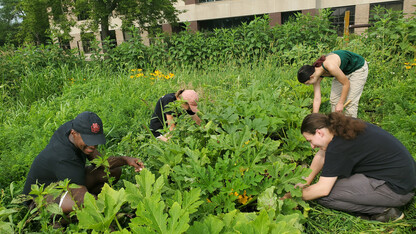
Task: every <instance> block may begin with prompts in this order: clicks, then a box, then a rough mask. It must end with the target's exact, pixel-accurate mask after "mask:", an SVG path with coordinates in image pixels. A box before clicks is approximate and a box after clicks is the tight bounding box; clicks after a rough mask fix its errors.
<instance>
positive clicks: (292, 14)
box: [282, 11, 302, 24]
mask: <svg viewBox="0 0 416 234" xmlns="http://www.w3.org/2000/svg"><path fill="white" fill-rule="evenodd" d="M297 13H302V11H286V12H282V24H284V23H287V22H289V21H290V20H294V19H296V14H297Z"/></svg>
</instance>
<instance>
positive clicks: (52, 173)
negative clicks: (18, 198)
mask: <svg viewBox="0 0 416 234" xmlns="http://www.w3.org/2000/svg"><path fill="white" fill-rule="evenodd" d="M71 129H72V120H71V121H69V122H66V123H64V124H63V125H62V126H60V127H59V128H58V130H56V131H55V133H54V134H53V136H52V138H51V140H50V141H49V144H48V145H47V146H46V147H45V149H44V150H42V152H40V153H39V154H38V156H37V157H36V158H35V160H34V161H33V163H32V166H31V167H30V171H29V174H28V175H27V178H26V183H25V186H24V189H23V193H24V194H29V192H30V190H31V185H32V184H36V181H37V182H38V183H39V184H45V186H47V185H49V184H50V183H53V182H58V181H62V180H65V179H70V180H71V183H74V184H78V185H85V162H86V159H87V155H86V154H84V153H83V152H82V151H81V150H80V149H78V148H76V147H75V146H74V144H72V143H71V142H70V141H69V139H68V136H69V133H70V131H71Z"/></svg>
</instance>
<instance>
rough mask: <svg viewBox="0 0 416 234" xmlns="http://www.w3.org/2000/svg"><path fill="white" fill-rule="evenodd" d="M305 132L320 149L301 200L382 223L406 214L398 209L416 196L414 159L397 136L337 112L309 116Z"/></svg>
mask: <svg viewBox="0 0 416 234" xmlns="http://www.w3.org/2000/svg"><path fill="white" fill-rule="evenodd" d="M301 132H302V135H303V136H304V137H305V139H306V140H307V141H308V142H309V143H310V144H311V147H312V148H317V147H318V148H319V151H318V152H317V154H316V155H315V157H314V158H313V160H312V163H311V166H310V168H311V169H312V172H311V174H310V175H309V176H308V177H307V178H306V184H303V185H300V187H301V188H302V198H303V200H317V202H318V203H320V204H321V205H323V206H325V207H328V208H331V209H337V210H341V211H345V212H350V213H353V214H357V215H361V217H363V218H364V217H365V218H368V219H371V220H377V221H382V222H387V221H390V220H398V219H402V218H403V217H404V214H403V213H402V212H401V211H400V210H399V209H398V207H400V206H403V205H405V204H406V203H408V202H409V201H410V200H411V199H412V198H413V196H414V195H415V193H414V190H415V188H416V162H415V160H414V158H413V157H412V155H411V154H410V152H409V151H408V150H407V149H406V148H405V146H404V145H403V144H402V143H401V142H400V141H399V140H398V139H396V138H395V137H394V136H393V135H391V134H390V133H388V132H387V131H385V130H383V129H381V128H379V127H377V126H375V125H373V124H370V123H367V122H364V121H362V120H359V119H355V118H352V117H347V116H345V115H343V114H342V113H338V112H333V113H331V114H328V115H324V114H319V113H313V114H309V115H307V116H306V117H305V118H304V120H303V122H302V126H301ZM320 171H322V173H321V175H320V178H319V180H318V182H317V183H315V184H313V185H310V184H311V183H312V180H313V179H314V178H315V176H316V175H317V174H318V173H319V172H320ZM309 185H310V186H309ZM288 197H290V194H286V195H285V196H284V198H288Z"/></svg>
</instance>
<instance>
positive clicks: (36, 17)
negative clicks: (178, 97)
mask: <svg viewBox="0 0 416 234" xmlns="http://www.w3.org/2000/svg"><path fill="white" fill-rule="evenodd" d="M176 2H177V0H96V1H91V0H0V5H2V6H7V7H3V8H1V9H0V28H1V29H3V28H5V27H6V26H7V25H9V24H10V22H11V19H13V17H17V16H18V17H19V18H21V19H22V23H21V25H20V27H19V32H18V34H17V35H16V36H15V38H17V39H19V40H18V41H19V42H20V43H23V42H34V43H36V44H45V43H47V42H48V40H50V39H52V38H53V39H56V38H57V39H59V40H60V41H61V40H63V41H67V42H68V41H70V40H71V39H72V37H71V36H70V32H71V27H74V26H75V27H78V28H79V29H81V31H82V32H91V31H94V32H97V31H101V38H102V39H105V38H107V37H108V36H109V35H110V34H109V32H110V28H111V27H115V26H122V27H123V28H127V27H130V26H132V25H134V26H136V27H138V28H139V29H140V30H141V31H144V30H146V31H148V30H149V29H152V28H155V26H157V25H161V24H162V23H165V22H170V23H171V22H176V21H177V16H176V15H177V14H178V13H179V11H178V10H177V9H176V8H175V7H174V6H173V4H174V3H176ZM116 17H119V18H120V19H121V20H122V25H115V24H114V23H113V22H112V19H113V18H116ZM79 20H81V22H82V23H77V21H79Z"/></svg>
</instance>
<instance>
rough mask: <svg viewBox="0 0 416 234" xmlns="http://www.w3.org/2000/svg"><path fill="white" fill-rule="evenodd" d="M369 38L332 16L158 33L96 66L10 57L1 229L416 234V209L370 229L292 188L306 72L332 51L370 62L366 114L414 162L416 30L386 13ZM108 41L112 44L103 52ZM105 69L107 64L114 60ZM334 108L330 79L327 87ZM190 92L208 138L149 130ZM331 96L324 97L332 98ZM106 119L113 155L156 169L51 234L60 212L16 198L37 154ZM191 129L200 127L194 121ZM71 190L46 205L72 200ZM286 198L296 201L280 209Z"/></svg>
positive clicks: (61, 54) (65, 54)
mask: <svg viewBox="0 0 416 234" xmlns="http://www.w3.org/2000/svg"><path fill="white" fill-rule="evenodd" d="M376 15H377V17H378V18H377V19H378V21H377V22H375V23H374V27H372V28H370V29H369V31H368V32H367V33H366V34H365V35H364V36H356V35H354V36H351V37H350V38H349V42H348V43H346V42H345V40H344V38H337V36H336V32H334V31H333V30H332V29H331V27H330V23H329V20H328V19H327V17H328V12H326V11H323V12H322V13H321V14H320V16H319V17H311V16H304V15H298V17H297V18H296V19H295V20H293V21H292V22H289V23H287V24H284V25H282V26H277V27H274V28H269V26H268V21H267V18H266V19H256V20H255V21H253V22H252V23H250V24H247V25H243V26H241V27H239V28H234V29H222V30H216V31H214V32H213V33H210V34H204V33H195V34H194V33H189V32H182V33H180V34H177V35H173V36H168V35H160V36H159V37H157V38H155V39H154V44H153V45H152V46H150V47H145V46H143V45H142V44H141V42H140V38H139V37H138V36H137V35H136V36H134V37H133V39H132V40H131V41H129V42H127V43H124V44H122V45H121V46H119V47H116V48H114V49H111V48H106V53H104V54H101V53H99V52H100V51H98V50H96V51H95V52H94V54H93V56H92V57H91V58H92V60H91V61H88V62H87V61H85V58H84V57H83V56H82V55H79V54H77V53H76V52H74V51H63V50H61V49H59V48H58V47H56V46H54V45H49V46H45V47H34V46H27V47H22V48H13V47H4V48H2V50H1V55H0V56H1V59H2V61H4V62H2V63H0V74H2V80H1V88H0V89H1V92H2V105H1V107H0V108H1V118H0V119H1V127H0V139H1V142H2V144H1V145H0V152H1V156H0V187H1V188H2V194H1V199H0V230H1V231H2V233H8V232H10V233H13V232H62V231H66V232H89V230H93V231H96V232H109V231H110V230H116V231H117V232H119V233H128V232H133V233H154V232H157V233H183V232H185V233H201V231H202V232H204V233H227V232H231V233H238V232H243V233H262V232H264V233H269V232H270V233H271V232H273V233H283V232H287V233H301V232H306V233H328V232H334V233H347V232H348V233H351V232H399V233H401V232H404V233H411V232H414V231H416V230H415V228H414V227H415V226H416V223H415V220H416V203H415V201H413V202H412V203H410V204H409V205H408V206H407V207H405V210H404V211H405V214H406V218H405V220H403V221H400V222H397V223H388V224H382V223H376V222H371V221H364V220H360V219H359V218H357V217H354V216H351V215H348V214H346V213H343V212H338V211H334V210H329V209H326V208H323V207H321V206H319V205H317V204H315V203H313V202H312V203H306V202H304V201H302V199H301V198H300V196H301V192H300V190H298V189H295V188H294V184H296V183H299V182H301V181H302V179H301V178H302V176H305V175H307V174H308V173H309V170H308V169H306V168H305V167H304V165H308V164H309V163H310V161H311V159H312V157H311V155H313V154H314V152H313V150H311V149H310V147H309V145H308V144H307V143H306V142H305V140H304V139H303V137H302V135H301V134H300V133H299V125H300V123H301V120H302V119H303V117H304V116H305V115H306V114H307V113H309V112H310V109H311V103H312V99H311V98H312V96H313V90H312V89H311V87H308V86H305V85H301V84H299V83H298V82H297V80H296V78H295V77H296V72H297V70H298V68H299V67H300V66H301V65H303V64H305V63H309V64H310V63H312V62H313V61H314V59H316V58H318V57H319V56H320V55H322V54H325V53H327V52H330V51H331V50H334V49H348V50H351V51H354V52H356V53H359V54H361V55H363V56H364V57H365V58H366V60H367V61H368V62H369V67H370V71H369V77H368V81H367V84H366V87H365V90H364V93H363V96H362V99H361V102H360V109H359V114H358V115H359V117H360V118H362V119H364V120H367V121H369V122H372V123H375V124H377V125H379V126H381V127H383V128H384V129H386V130H387V131H389V132H391V133H392V134H393V135H395V136H396V137H397V138H398V139H399V140H401V141H402V142H403V143H404V145H405V146H406V147H407V148H408V149H409V150H410V152H411V153H412V155H416V138H415V132H416V126H415V124H414V123H415V122H416V117H415V115H414V113H416V97H415V95H414V93H415V92H416V85H415V82H414V80H415V78H416V47H415V46H414V45H415V40H416V37H415V35H414V33H415V31H416V30H415V26H416V19H415V18H411V19H404V18H403V16H402V15H401V14H400V13H398V12H391V11H384V10H383V9H377V14H376ZM104 44H105V43H104ZM104 58H105V59H104ZM324 82H325V83H324V84H323V86H324V88H323V90H322V92H323V93H324V95H323V105H322V108H323V109H322V110H323V111H329V109H330V108H329V103H328V99H329V90H330V83H329V82H330V81H324ZM182 87H187V88H193V89H195V90H197V91H198V93H199V94H200V96H201V100H200V102H199V109H200V110H201V111H200V113H199V114H200V117H201V119H202V120H203V123H202V124H201V127H199V126H197V125H194V124H192V123H191V122H192V121H191V120H190V119H188V118H186V115H182V116H181V117H180V118H178V120H177V121H178V124H177V128H176V130H175V131H174V132H173V137H172V139H171V140H170V142H169V143H164V142H161V141H157V140H156V139H154V138H153V136H152V135H151V134H150V133H149V132H148V131H147V130H146V127H145V126H147V125H148V122H149V120H150V116H151V113H152V111H153V108H154V104H155V102H156V100H157V99H158V98H159V97H160V96H161V95H164V94H166V93H168V92H174V91H176V90H177V89H179V88H182ZM325 94H326V95H325ZM85 110H91V111H94V112H96V113H98V115H99V116H100V117H101V118H102V119H103V122H104V130H105V133H106V135H107V139H108V140H107V142H108V143H107V144H106V145H105V146H101V149H100V151H101V152H104V153H105V155H104V157H106V156H108V155H130V156H134V157H138V158H141V159H142V160H143V162H144V163H145V166H146V168H147V169H146V170H144V171H142V172H141V173H140V174H136V173H135V172H133V170H131V169H130V168H126V170H125V173H124V174H123V178H122V179H123V180H122V181H121V182H119V183H117V184H115V185H113V186H111V187H110V186H109V185H106V186H105V187H104V189H103V191H102V193H101V194H100V195H99V196H98V199H97V200H95V199H93V197H92V196H90V195H87V196H86V198H85V204H84V207H83V208H80V209H76V210H75V211H74V212H73V213H71V216H72V217H78V219H79V222H78V223H73V224H70V225H69V226H68V227H67V228H66V229H63V228H61V229H53V225H51V224H52V223H54V222H56V221H57V220H58V219H59V218H60V212H61V211H60V210H59V209H58V207H56V205H55V206H48V205H47V204H45V203H44V201H43V200H41V198H42V196H40V197H39V201H38V205H37V207H36V208H35V209H33V210H31V211H29V210H28V209H27V207H26V206H24V205H23V204H22V203H19V201H21V197H19V194H20V192H21V190H22V187H23V183H24V181H25V176H26V174H27V172H28V169H29V167H30V165H31V163H32V161H33V159H34V157H35V156H36V155H37V154H38V153H39V152H40V151H41V150H42V149H43V148H44V147H45V146H46V144H47V143H48V141H49V139H50V137H51V135H52V133H53V132H54V131H55V130H56V129H57V127H59V126H60V125H61V124H62V123H64V122H66V121H67V120H69V119H72V118H74V117H75V116H76V115H77V114H78V113H80V112H82V111H85ZM188 122H189V123H188ZM65 183H68V181H65V182H63V183H61V184H58V185H52V186H50V187H48V188H44V187H38V188H37V189H36V190H35V191H34V192H35V193H36V194H39V195H45V194H59V193H60V192H62V191H65V188H66V187H65ZM286 192H291V193H292V195H293V196H294V198H293V199H287V200H284V201H282V200H279V197H281V196H282V195H283V194H285V193H286Z"/></svg>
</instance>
